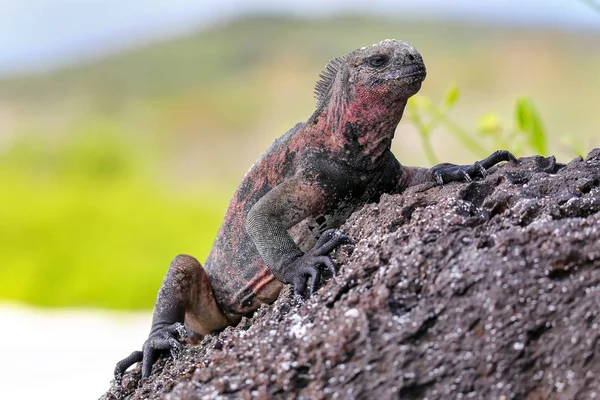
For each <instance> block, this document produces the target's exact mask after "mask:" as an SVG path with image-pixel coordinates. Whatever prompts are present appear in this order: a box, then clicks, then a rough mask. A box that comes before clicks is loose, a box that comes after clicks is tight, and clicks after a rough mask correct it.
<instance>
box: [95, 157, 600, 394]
mask: <svg viewBox="0 0 600 400" xmlns="http://www.w3.org/2000/svg"><path fill="white" fill-rule="evenodd" d="M341 230H342V231H343V232H345V233H347V234H349V235H350V236H352V237H353V238H355V239H356V240H357V241H358V243H357V245H356V246H355V247H354V248H351V247H350V246H345V247H344V248H342V249H341V250H339V251H338V252H337V255H336V258H337V263H338V265H339V267H340V273H339V274H338V276H336V277H334V278H332V279H331V280H330V281H329V282H328V283H327V284H325V285H324V287H323V288H322V289H321V290H320V291H319V292H318V293H317V294H316V295H314V296H313V297H312V298H311V299H309V300H307V301H304V302H300V301H298V300H297V299H295V298H294V297H293V296H292V295H291V292H290V291H289V290H288V289H286V290H284V291H283V292H282V294H281V295H280V297H279V299H278V300H277V301H276V302H275V303H274V304H273V305H271V306H266V305H265V306H263V307H262V308H260V309H259V310H258V311H257V312H256V313H255V314H254V316H253V317H252V318H251V319H244V320H243V321H242V322H241V323H240V324H239V325H238V326H237V327H235V328H233V327H230V328H227V329H225V330H224V331H223V332H221V333H219V334H212V335H208V336H207V337H206V338H205V339H204V341H203V342H202V344H201V345H200V346H186V347H185V348H184V349H183V350H182V352H181V353H180V355H179V356H178V358H177V359H176V360H175V361H173V360H171V359H162V360H161V361H159V362H157V363H156V364H155V367H154V371H153V374H152V376H151V377H150V378H149V379H147V380H146V381H144V382H139V377H140V371H139V366H137V367H136V368H133V369H132V370H131V371H130V372H129V373H127V374H126V376H125V378H124V380H123V383H122V384H121V385H118V386H113V387H112V388H111V389H110V390H109V391H108V392H107V393H106V394H105V395H104V398H105V399H115V398H119V399H120V398H132V399H145V398H167V399H204V398H223V399H229V398H232V399H237V398H240V399H252V398H260V399H269V398H274V399H302V398H303V399H324V398H332V399H334V398H340V399H353V398H354V399H373V398H376V399H388V398H403V399H404V398H406V399H411V398H427V399H460V398H469V399H471V398H473V399H491V398H496V399H501V398H503V399H512V398H514V399H554V398H556V399H587V398H594V397H596V398H600V310H599V305H600V149H596V150H594V151H592V152H591V153H590V154H589V155H588V157H587V158H586V159H585V160H583V159H581V158H578V159H575V160H573V161H572V162H570V163H569V164H568V165H566V166H565V165H563V164H558V163H556V162H555V160H554V158H553V157H550V158H542V157H530V158H523V159H521V160H520V162H519V164H515V163H507V164H505V165H502V166H500V167H497V168H494V169H492V170H491V171H490V173H489V175H488V176H487V177H486V178H485V179H482V180H478V181H475V182H472V183H452V184H449V185H446V186H443V187H432V186H427V187H426V186H418V187H414V188H411V189H410V190H408V191H407V192H405V193H404V194H402V195H398V196H383V197H382V198H381V201H380V202H379V204H371V205H368V206H366V207H364V208H363V209H362V210H361V211H359V212H357V213H355V214H354V215H353V216H352V217H351V218H350V219H349V220H348V222H347V223H346V224H345V225H344V226H343V227H342V228H341Z"/></svg>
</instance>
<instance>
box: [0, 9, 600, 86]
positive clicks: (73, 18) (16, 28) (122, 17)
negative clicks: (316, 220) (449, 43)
mask: <svg viewBox="0 0 600 400" xmlns="http://www.w3.org/2000/svg"><path fill="white" fill-rule="evenodd" d="M0 9H1V10H2V11H1V13H0V74H4V75H5V74H10V73H15V72H21V71H26V70H40V69H41V70H43V69H48V68H52V67H56V66H59V65H62V64H66V63H70V62H76V61H78V60H82V59H89V58H94V57H98V56H101V55H103V54H106V53H108V52H113V51H116V50H119V49H122V48H125V47H129V46H133V45H136V44H139V43H143V42H146V41H150V40H154V39H157V38H161V37H169V36H173V35H178V34H183V33H186V32H189V31H190V30H194V29H198V28H199V27H201V26H203V25H206V24H211V23H216V22H219V21H224V20H227V19H231V18H234V17H237V16H240V15H244V14H249V13H260V12H279V13H286V14H296V15H305V16H306V15H310V16H318V17H326V16H329V15H332V14H335V13H343V12H360V13H366V12H370V13H374V14H380V15H381V14H384V15H394V16H396V17H397V16H400V17H405V18H419V17H421V18H428V19H434V18H442V19H449V20H459V21H475V22H478V23H483V24H519V25H542V26H544V25H545V26H552V27H554V28H562V29H595V30H600V13H595V12H593V11H592V10H591V8H590V7H588V6H587V5H585V4H584V2H583V1H581V0H486V1H482V0H454V1H449V0H419V1H414V0H366V1H362V0H359V1H348V0H303V1H295V2H287V1H281V0H200V1H189V0H126V1H123V0H0Z"/></svg>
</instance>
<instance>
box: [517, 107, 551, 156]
mask: <svg viewBox="0 0 600 400" xmlns="http://www.w3.org/2000/svg"><path fill="white" fill-rule="evenodd" d="M515 124H516V125H517V128H518V129H519V130H520V131H521V132H523V133H525V135H526V136H527V143H528V144H529V146H530V147H531V148H532V149H533V150H534V151H536V152H537V153H538V154H540V155H542V156H545V155H547V143H546V131H545V129H544V126H543V124H542V120H541V119H540V116H539V113H538V112H537V109H536V108H535V106H534V104H533V101H531V99H530V98H529V97H520V98H518V99H517V103H516V105H515Z"/></svg>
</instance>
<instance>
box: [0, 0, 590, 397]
mask: <svg viewBox="0 0 600 400" xmlns="http://www.w3.org/2000/svg"><path fill="white" fill-rule="evenodd" d="M0 5H1V6H2V14H1V15H0V190H1V193H2V194H1V195H0V319H2V320H3V322H2V324H3V326H10V327H12V328H13V329H4V330H3V331H5V332H4V333H2V335H4V336H0V338H2V339H4V340H0V342H2V344H1V345H0V347H1V346H4V347H2V351H3V352H9V355H12V360H13V361H14V362H13V363H12V364H11V365H8V363H4V364H7V365H5V366H4V367H2V368H5V370H4V371H0V376H2V377H3V379H5V378H6V377H7V376H13V375H14V376H13V378H11V379H18V377H17V375H18V373H19V371H22V370H21V368H23V369H24V370H28V369H31V366H32V362H33V363H37V365H38V367H40V366H41V367H42V368H44V369H45V370H47V371H48V374H47V375H45V376H46V378H44V379H45V381H44V384H43V385H41V386H40V387H41V388H42V389H44V390H47V388H49V387H53V386H52V385H54V384H55V383H54V382H57V383H56V385H57V386H56V388H61V387H62V388H63V390H64V386H62V383H60V384H59V383H58V382H60V381H57V380H55V379H59V380H60V379H62V382H64V379H65V378H66V379H69V380H70V383H71V385H75V387H76V390H75V391H74V394H75V396H74V397H73V398H82V393H85V394H86V395H83V397H89V396H91V397H94V396H96V397H97V396H99V395H100V394H101V393H102V391H103V390H105V389H107V388H108V383H109V380H110V379H111V373H112V368H113V366H114V362H116V361H117V360H118V359H120V358H122V357H124V356H126V355H127V354H128V353H129V352H130V351H132V350H135V349H137V348H139V347H141V344H142V343H143V340H144V339H145V336H146V334H147V331H148V329H149V326H150V318H151V316H150V313H149V312H150V310H151V308H152V306H153V303H154V299H155V296H156V292H157V290H158V287H159V286H160V283H161V280H162V277H163V275H164V273H165V271H166V269H167V267H168V265H169V263H170V261H171V259H172V258H173V257H174V256H175V255H176V254H179V253H189V254H193V255H195V256H196V257H197V258H198V259H199V260H200V261H201V262H202V261H203V260H204V259H205V257H206V255H207V254H208V251H209V250H210V247H211V245H212V241H213V239H214V236H215V234H216V232H217V229H218V227H219V224H220V221H221V218H222V216H223V214H224V212H225V208H226V206H227V203H228V201H229V199H230V197H231V195H232V193H233V191H234V190H235V188H236V186H237V184H238V183H239V182H240V180H241V178H242V176H243V175H244V173H245V172H246V171H247V170H248V168H249V167H250V166H251V165H252V163H253V162H254V160H255V159H256V158H257V157H258V156H259V155H260V154H261V153H262V152H263V151H264V150H265V149H266V148H267V147H268V145H269V144H270V143H271V142H272V141H273V140H274V139H275V138H276V137H278V136H280V135H281V134H283V133H284V132H285V131H286V130H287V129H289V128H290V127H291V126H292V125H293V124H295V123H296V122H299V121H304V120H306V119H307V118H308V117H309V116H310V115H311V114H312V111H313V110H314V106H315V101H314V99H313V95H312V93H313V87H314V83H315V81H316V80H317V78H318V75H319V72H320V71H321V69H322V68H323V67H324V66H325V64H326V63H327V61H328V60H329V59H330V58H333V57H336V56H341V55H344V54H346V53H348V52H350V51H352V50H354V49H355V48H358V47H361V46H366V45H370V44H372V43H375V42H379V41H381V40H382V39H386V38H396V39H402V40H405V41H408V42H409V43H411V44H412V45H413V46H415V47H416V48H417V49H418V50H419V51H420V52H421V54H422V55H423V58H424V60H425V63H426V65H427V69H428V76H427V79H426V81H425V82H424V85H423V87H422V90H421V95H422V98H423V99H427V101H431V102H434V103H438V102H440V101H443V98H444V96H445V93H446V92H447V90H448V89H449V88H451V87H456V88H459V89H460V99H459V100H458V102H457V104H456V105H455V106H454V107H453V108H452V110H451V111H450V112H449V114H448V115H449V116H450V117H451V118H452V120H453V121H454V122H455V123H456V124H458V125H459V126H460V127H461V129H464V130H465V131H467V132H476V131H477V130H478V129H480V125H481V117H482V116H484V118H485V116H488V117H489V116H490V115H493V116H494V118H493V122H494V123H496V122H498V123H500V124H505V125H507V126H510V125H512V124H513V122H512V121H513V119H514V116H513V113H514V103H515V99H516V98H518V97H519V96H528V97H529V98H531V99H532V100H533V102H534V103H535V105H536V107H537V111H538V112H539V115H540V118H541V120H542V121H543V124H544V129H545V131H546V134H547V143H548V153H549V154H555V155H556V156H557V157H558V158H559V159H560V160H561V161H568V160H569V159H570V158H573V157H574V156H575V155H577V153H587V151H589V150H590V149H592V148H593V147H598V146H600V113H599V112H598V109H599V108H598V107H599V106H598V103H599V101H598V97H599V94H600V6H598V5H596V3H594V2H593V1H586V0H546V1H544V2H524V1H519V0H495V1H493V0H490V1H486V2H481V1H477V0H470V1H469V0H463V1H456V2H448V1H445V0H421V1H419V2H413V1H409V0H370V1H355V2H347V1H343V0H305V1H302V2H294V3H289V2H287V3H286V2H281V1H276V0H255V1H244V0H203V1H200V2H189V1H186V0H174V1H173V0H172V1H162V0H130V1H127V2H123V1H118V0H79V1H77V0H29V1H26V2H24V1H19V0H0ZM490 113H492V114H490ZM487 121H488V122H489V118H488V120H487ZM482 140H483V139H482ZM431 141H432V146H433V149H434V150H435V151H436V154H437V156H438V158H440V159H442V160H444V161H448V162H455V163H471V162H472V161H474V160H475V159H478V158H480V157H478V155H477V154H473V153H472V152H470V151H469V150H468V149H465V146H464V145H463V143H461V142H460V141H457V140H456V139H454V138H453V137H452V136H451V135H448V134H446V132H444V129H443V127H442V128H440V130H439V131H438V132H436V134H435V136H432V139H431ZM393 151H394V153H395V154H396V156H397V158H398V159H399V160H400V161H401V162H402V163H403V164H406V165H421V166H429V165H430V164H431V163H430V159H428V158H426V155H425V153H424V151H423V148H422V144H421V142H420V138H419V135H418V132H417V129H416V128H415V127H414V126H413V125H412V124H411V122H410V119H409V118H405V119H404V121H403V122H402V123H401V124H400V126H399V127H398V130H397V133H396V139H395V143H394V146H393ZM530 154H532V153H527V152H526V151H524V152H523V154H521V155H530ZM583 155H585V154H583ZM14 328H16V329H14ZM66 354H70V356H67V355H66ZM10 359H11V357H9V360H10ZM15 363H16V364H15ZM15 365H17V366H18V367H19V368H15ZM83 365H85V367H82V366H83ZM11 373H12V374H13V375H10V374H11ZM26 379H30V377H26ZM13 382H14V381H13ZM16 382H19V381H16ZM23 382H27V380H25V381H23ZM13 386H14V387H15V390H18V391H16V392H15V393H18V394H19V396H20V397H21V398H22V396H27V395H28V394H31V395H33V394H35V393H37V392H35V390H37V389H36V388H28V389H27V391H26V392H23V389H22V387H20V386H19V384H17V383H13V385H11V387H13ZM8 390H11V389H8ZM87 394H89V396H88V395H87ZM67 397H68V396H67ZM67 397H65V394H64V393H63V394H62V395H61V396H60V398H67Z"/></svg>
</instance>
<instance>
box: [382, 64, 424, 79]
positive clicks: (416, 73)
mask: <svg viewBox="0 0 600 400" xmlns="http://www.w3.org/2000/svg"><path fill="white" fill-rule="evenodd" d="M426 75H427V72H426V70H425V66H424V65H423V64H408V65H403V66H401V67H400V68H399V69H397V70H394V71H390V72H389V73H388V77H389V78H390V79H406V78H417V79H421V80H423V79H425V76H426Z"/></svg>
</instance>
